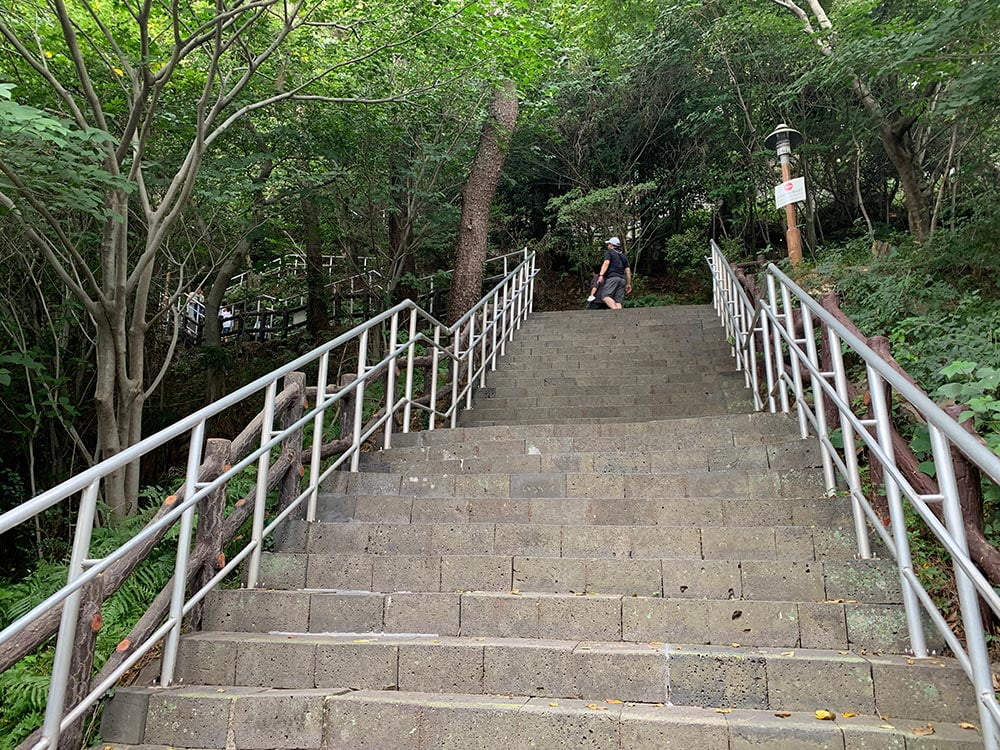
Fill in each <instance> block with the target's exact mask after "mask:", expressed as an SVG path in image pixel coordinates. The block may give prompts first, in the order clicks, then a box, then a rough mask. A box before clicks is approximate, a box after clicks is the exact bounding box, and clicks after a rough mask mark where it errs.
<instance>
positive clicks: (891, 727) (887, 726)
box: [881, 724, 896, 729]
mask: <svg viewBox="0 0 1000 750" xmlns="http://www.w3.org/2000/svg"><path fill="white" fill-rule="evenodd" d="M881 728H882V729H895V728H896V727H894V726H893V725H892V724H882V725H881Z"/></svg>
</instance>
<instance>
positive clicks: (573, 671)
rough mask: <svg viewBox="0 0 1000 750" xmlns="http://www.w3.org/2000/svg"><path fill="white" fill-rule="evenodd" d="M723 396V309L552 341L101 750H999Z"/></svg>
mask: <svg viewBox="0 0 1000 750" xmlns="http://www.w3.org/2000/svg"><path fill="white" fill-rule="evenodd" d="M731 368H732V362H731V360H730V358H729V351H728V347H727V345H726V343H725V341H724V340H723V337H722V334H721V329H720V328H719V327H718V326H717V323H716V319H715V317H714V313H713V311H712V310H711V308H707V307H672V308H653V309H644V310H625V311H621V312H618V313H611V312H607V313H599V312H588V313H546V314H540V315H535V316H533V317H532V318H531V319H530V320H529V321H528V323H526V324H525V326H524V327H523V328H522V330H521V331H520V332H519V333H518V335H517V338H516V341H515V343H514V345H513V346H512V347H511V349H510V355H509V358H508V359H506V360H504V362H503V364H502V365H501V367H500V368H499V369H498V371H497V372H496V373H492V374H491V376H490V378H489V387H488V388H487V389H485V390H484V391H482V392H481V393H480V394H478V397H477V406H476V408H475V409H474V410H472V411H470V412H466V413H465V414H464V415H463V416H464V417H465V419H464V420H463V424H464V425H465V426H463V427H459V428H457V429H454V430H438V431H434V432H424V433H411V434H409V435H397V436H395V437H394V448H393V449H392V450H390V451H385V452H379V453H373V454H368V455H366V461H365V464H364V467H363V468H364V471H362V472H361V473H358V474H346V473H345V474H340V475H338V476H337V478H336V481H335V482H333V483H331V484H330V485H329V486H328V487H327V488H325V489H326V490H327V492H326V494H324V495H323V496H322V498H321V503H320V507H321V511H322V518H321V520H322V522H320V523H315V524H312V525H311V526H307V525H306V524H304V523H296V524H294V525H293V526H292V528H290V529H289V530H288V533H287V534H285V535H284V537H283V539H282V540H281V541H280V544H278V545H277V549H276V550H275V551H273V552H271V553H269V554H267V555H265V558H264V563H263V570H262V579H263V580H262V583H261V587H260V588H258V589H255V590H246V589H229V590H220V591H216V592H214V593H213V594H212V595H211V596H210V597H209V599H208V601H207V606H206V610H205V615H204V623H203V629H202V630H201V631H200V632H197V633H192V634H190V635H188V636H186V637H185V638H184V640H183V642H182V648H181V661H180V665H179V678H180V684H179V685H178V686H175V687H172V688H169V689H159V688H156V687H135V688H127V689H119V690H118V692H117V694H116V696H115V698H114V700H113V701H112V703H111V705H110V706H109V708H108V709H107V710H106V712H105V717H104V725H103V730H104V738H105V740H106V741H107V742H109V743H112V744H110V745H106V746H104V747H110V748H118V747H136V746H142V747H143V748H161V747H167V746H169V747H174V748H206V749H208V748H210V749H213V750H223V749H225V750H244V749H246V750H251V749H254V750H279V749H280V750H307V749H313V748H318V749H322V750H340V749H344V750H362V749H366V750H367V749H370V750H376V749H377V750H390V749H391V750H438V749H442V750H444V749H446V748H454V749H456V750H458V749H470V750H471V749H475V748H503V750H522V749H524V750H527V749H528V748H538V749H539V750H559V749H562V748H600V749H602V750H603V749H608V750H611V749H614V750H628V749H633V748H634V749H636V750H639V749H641V750H653V749H654V748H655V749H662V748H683V749H684V750H745V749H749V748H777V749H778V750H799V749H802V750H807V749H808V750H815V749H819V748H837V749H840V750H881V749H883V748H884V749H887V750H896V749H899V750H903V749H904V748H906V749H909V750H932V749H935V748H948V749H955V750H958V749H960V748H961V749H965V748H978V747H981V746H982V744H981V740H980V737H979V734H978V732H977V731H975V730H974V729H967V728H962V727H961V726H960V722H975V721H977V712H976V708H975V702H974V698H973V696H972V690H971V687H970V686H969V684H968V682H967V680H966V678H965V675H964V673H963V672H962V670H961V668H960V667H959V666H958V664H957V663H956V662H955V661H954V660H952V659H948V658H934V659H928V660H914V659H911V658H908V657H907V656H906V655H905V652H906V649H907V639H906V633H905V625H904V620H903V613H902V608H901V605H900V603H899V602H900V595H899V588H898V578H897V576H896V574H895V572H894V568H893V566H892V565H891V564H890V563H889V562H888V561H886V560H868V561H860V560H855V559H854V540H853V532H852V530H851V519H850V514H849V506H848V503H847V501H846V500H845V499H843V498H823V497H822V488H821V486H820V484H821V480H820V472H819V471H818V470H817V469H816V468H815V467H816V466H817V465H818V460H817V455H816V451H815V448H814V444H813V442H812V441H807V442H805V441H801V440H799V439H798V438H797V432H796V428H795V425H794V420H791V419H789V418H788V417H786V416H783V415H770V414H751V413H749V411H750V408H749V404H748V400H747V396H746V391H745V390H743V386H742V378H740V377H738V376H737V375H736V374H735V373H734V372H732V370H731ZM928 632H929V633H930V632H931V631H928ZM935 645H936V647H938V648H940V644H935ZM817 709H824V710H828V711H831V712H833V713H835V714H836V718H835V719H833V720H819V719H817V718H816V716H815V714H814V712H815V711H816V710H817Z"/></svg>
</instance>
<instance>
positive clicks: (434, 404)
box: [427, 325, 441, 430]
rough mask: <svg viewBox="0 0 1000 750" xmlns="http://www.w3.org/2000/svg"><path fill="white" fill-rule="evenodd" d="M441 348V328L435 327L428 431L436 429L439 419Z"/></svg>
mask: <svg viewBox="0 0 1000 750" xmlns="http://www.w3.org/2000/svg"><path fill="white" fill-rule="evenodd" d="M440 346H441V326H439V325H435V326H434V346H433V347H432V348H431V403H430V407H431V411H430V419H429V420H428V423H427V425H428V429H431V430H433V429H434V422H435V421H436V420H435V418H436V417H437V385H438V358H439V357H440V353H439V352H438V349H439V348H440Z"/></svg>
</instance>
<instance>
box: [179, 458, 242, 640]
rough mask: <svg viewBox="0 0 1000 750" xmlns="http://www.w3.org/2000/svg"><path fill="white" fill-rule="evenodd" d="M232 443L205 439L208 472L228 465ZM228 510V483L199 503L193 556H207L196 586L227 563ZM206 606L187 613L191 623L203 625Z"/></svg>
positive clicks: (215, 474)
mask: <svg viewBox="0 0 1000 750" xmlns="http://www.w3.org/2000/svg"><path fill="white" fill-rule="evenodd" d="M231 449H232V443H231V442H230V441H229V440H223V439H221V438H210V439H209V440H207V441H206V442H205V460H204V464H203V465H204V466H207V467H208V472H207V473H208V474H209V475H211V476H212V478H213V479H214V478H215V477H218V476H220V475H221V474H222V473H223V472H225V471H227V470H228V469H229V465H230V461H231V460H232V459H231V457H230V451H231ZM225 513H226V486H225V485H223V486H222V487H219V488H218V489H217V490H215V491H214V492H212V493H210V494H208V495H206V496H205V497H203V498H202V499H201V502H199V503H198V526H197V528H196V529H195V535H194V557H195V559H198V560H204V563H203V564H202V566H201V568H200V569H199V570H198V573H197V575H196V576H195V579H194V588H195V590H199V589H201V588H202V587H203V586H205V585H207V584H208V582H209V581H210V580H212V577H213V576H214V575H215V574H216V573H218V572H219V571H220V570H221V569H222V568H223V567H225V565H226V555H225V551H224V549H223V539H222V521H223V518H224V516H225ZM202 611H203V606H202V602H199V603H198V604H197V605H196V606H195V607H194V608H193V609H192V610H191V613H190V614H189V615H188V622H189V624H190V625H191V627H194V628H198V627H201V616H202Z"/></svg>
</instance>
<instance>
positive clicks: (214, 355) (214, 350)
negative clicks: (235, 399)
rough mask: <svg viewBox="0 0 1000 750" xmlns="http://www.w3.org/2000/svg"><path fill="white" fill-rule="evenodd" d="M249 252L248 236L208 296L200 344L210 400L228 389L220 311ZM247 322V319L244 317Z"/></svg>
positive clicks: (224, 263) (223, 266)
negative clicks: (227, 291) (228, 290)
mask: <svg viewBox="0 0 1000 750" xmlns="http://www.w3.org/2000/svg"><path fill="white" fill-rule="evenodd" d="M249 252H250V242H249V239H248V237H247V236H246V235H244V236H243V237H241V238H240V242H239V244H238V245H237V246H236V250H234V251H233V252H232V253H231V254H230V255H229V257H228V258H226V259H225V260H224V261H222V264H221V265H220V266H219V270H218V272H216V274H215V278H214V279H212V286H211V287H209V289H208V294H206V295H205V324H204V327H203V328H202V337H201V346H202V352H203V353H204V354H205V355H206V357H205V391H206V393H205V395H206V397H207V399H208V401H209V402H212V401H215V400H216V399H218V398H220V397H221V396H222V394H223V393H225V390H226V356H225V352H223V351H222V319H221V318H220V317H219V310H220V309H221V308H222V302H223V300H224V299H225V296H226V290H227V289H229V285H230V284H231V283H232V282H233V277H234V276H235V275H236V272H237V271H239V270H240V269H241V268H242V267H243V266H244V264H245V263H246V258H247V254H248V253H249ZM243 323H244V325H246V318H243Z"/></svg>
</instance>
